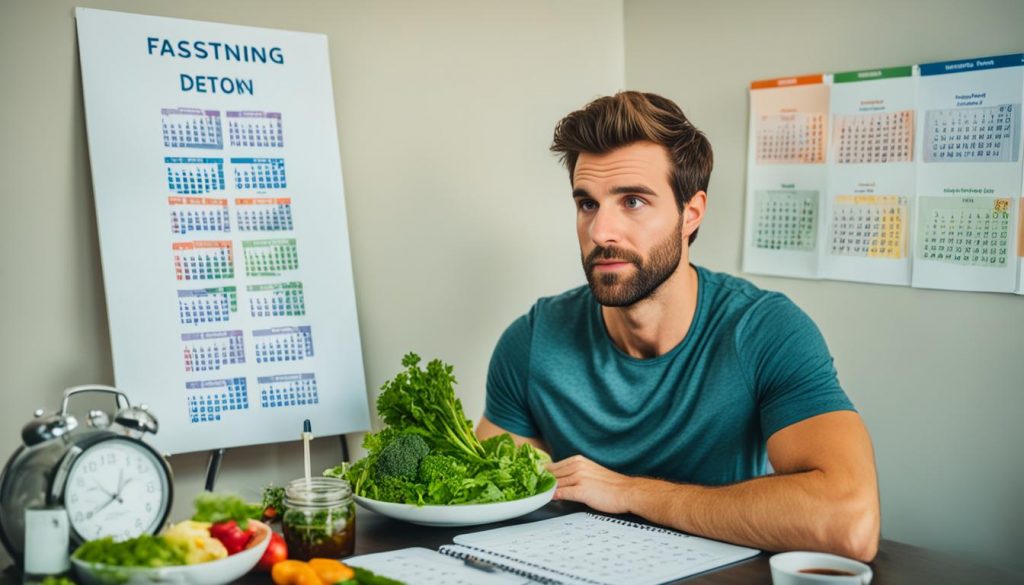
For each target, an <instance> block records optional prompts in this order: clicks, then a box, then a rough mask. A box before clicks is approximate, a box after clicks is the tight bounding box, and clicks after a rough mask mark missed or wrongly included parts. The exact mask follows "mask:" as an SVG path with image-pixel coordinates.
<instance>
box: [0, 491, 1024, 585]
mask: <svg viewBox="0 0 1024 585" xmlns="http://www.w3.org/2000/svg"><path fill="white" fill-rule="evenodd" d="M586 510H587V508H586V507H584V506H582V505H580V504H575V503H572V502H564V501H560V502H551V503H550V504H548V505H547V506H545V507H543V508H541V509H540V510H537V511H536V512H533V513H531V514H528V515H526V516H523V517H521V518H517V519H515V520H510V521H506V522H499V523H495V524H490V525H487V526H473V527H468V528H467V527H463V528H434V527H427V526H417V525H414V524H407V523H405V522H401V521H398V520H392V519H391V518H387V517H385V516H381V515H380V514H376V513H374V512H371V511H369V510H366V509H363V508H359V509H358V511H357V513H356V553H355V554H357V555H362V554H368V553H375V552H383V551H388V550H395V549H400V548H407V547H412V546H419V547H425V548H429V549H434V550H436V549H437V548H439V547H440V546H442V545H445V544H450V543H451V542H452V539H453V538H454V537H455V536H456V535H458V534H462V533H464V532H474V531H477V530H484V529H488V528H495V527H498V526H509V525H512V524H519V523H522V522H532V521H535V520H544V519H546V518H552V517H555V516H561V515H564V514H569V513H572V512H579V511H586ZM769 556H770V555H768V554H764V553H762V554H761V555H758V556H757V557H754V558H752V559H749V560H746V561H743V562H740V563H737V564H735V565H731V566H729V567H725V568H722V569H719V570H717V571H712V572H710V573H705V574H702V575H697V576H694V577H690V578H688V579H684V580H682V581H677V583H687V584H688V585H739V584H743V585H771V582H772V578H771V572H770V570H769V567H768V558H769ZM4 561H5V564H6V558H4ZM871 566H872V569H873V571H874V575H875V576H874V580H873V581H872V584H873V585H897V584H898V585H915V584H922V585H924V584H927V585H934V584H938V583H942V584H948V585H961V584H962V585H976V584H978V583H984V584H986V585H1003V584H1006V585H1011V584H1012V585H1020V584H1021V583H1024V574H1021V573H1014V572H1010V571H1005V570H1001V569H998V568H994V567H988V566H984V565H978V564H974V563H971V562H968V561H965V560H963V559H958V558H956V557H953V556H950V555H946V554H943V553H938V552H935V551H931V550H928V549H923V548H919V547H916V546H911V545H908V544H903V543H899V542H895V541H891V540H883V541H882V543H881V547H880V549H879V553H878V557H877V558H875V560H874V562H872V563H871ZM15 583H21V576H20V575H19V574H18V573H17V571H16V570H15V569H14V568H13V567H8V568H7V569H6V570H5V571H4V572H3V574H2V575H0V584H3V585H6V584H11V585H13V584H15ZM240 583H244V584H248V585H267V584H270V583H271V580H270V577H269V575H267V574H266V573H251V574H250V575H248V576H246V577H245V579H243V580H241V581H240Z"/></svg>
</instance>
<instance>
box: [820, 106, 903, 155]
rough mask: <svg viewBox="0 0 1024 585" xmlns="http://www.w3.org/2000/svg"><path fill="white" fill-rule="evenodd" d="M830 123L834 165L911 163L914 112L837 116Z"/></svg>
mask: <svg viewBox="0 0 1024 585" xmlns="http://www.w3.org/2000/svg"><path fill="white" fill-rule="evenodd" d="M833 120H834V124H833V131H832V141H833V146H834V151H833V155H834V160H835V161H836V163H838V164H850V163H861V164H863V163H889V162H910V161H912V160H913V154H914V112H913V110H904V111H900V112H886V113H870V114H846V115H836V116H834V117H833Z"/></svg>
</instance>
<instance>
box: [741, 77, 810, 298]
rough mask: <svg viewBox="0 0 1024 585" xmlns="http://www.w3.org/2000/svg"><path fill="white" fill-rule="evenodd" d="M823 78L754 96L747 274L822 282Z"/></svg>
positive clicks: (760, 87) (780, 83)
mask: <svg viewBox="0 0 1024 585" xmlns="http://www.w3.org/2000/svg"><path fill="white" fill-rule="evenodd" d="M824 81H825V80H824V77H823V76H821V75H812V76H805V77H794V78H787V79H773V80H768V81H757V82H754V83H753V84H751V89H750V127H749V132H750V141H749V144H748V147H747V207H746V215H745V217H746V227H745V230H744V233H745V239H744V246H743V271H744V272H749V273H752V274H768V275H776V276H792V277H798V278H817V276H818V255H819V250H820V246H821V243H820V242H821V240H822V234H821V229H820V224H821V218H820V215H821V212H822V201H823V199H824V197H825V188H826V186H827V174H826V166H825V160H826V150H827V145H828V108H829V97H828V94H829V91H828V90H829V87H828V85H825V83H824Z"/></svg>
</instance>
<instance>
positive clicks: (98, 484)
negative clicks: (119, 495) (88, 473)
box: [92, 480, 114, 497]
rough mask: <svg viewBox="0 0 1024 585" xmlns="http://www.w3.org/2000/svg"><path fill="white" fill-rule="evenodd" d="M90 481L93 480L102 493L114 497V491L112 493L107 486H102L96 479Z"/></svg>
mask: <svg viewBox="0 0 1024 585" xmlns="http://www.w3.org/2000/svg"><path fill="white" fill-rule="evenodd" d="M92 482H93V483H94V484H96V487H97V488H99V490H100V491H101V492H103V493H105V494H107V495H108V496H110V497H114V493H113V492H111V491H110V490H108V489H107V488H105V487H103V485H102V484H100V482H98V481H96V480H93V481H92Z"/></svg>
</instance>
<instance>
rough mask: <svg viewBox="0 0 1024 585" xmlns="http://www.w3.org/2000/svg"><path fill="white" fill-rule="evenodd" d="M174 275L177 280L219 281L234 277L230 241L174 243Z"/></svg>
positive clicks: (172, 245) (172, 246)
mask: <svg viewBox="0 0 1024 585" xmlns="http://www.w3.org/2000/svg"><path fill="white" fill-rule="evenodd" d="M171 248H172V250H173V251H174V274H175V277H176V278H177V279H178V280H221V279H226V278H234V277H235V267H234V254H233V252H232V244H231V241H230V240H222V241H195V242H176V243H174V244H171Z"/></svg>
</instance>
